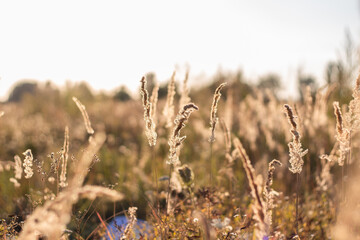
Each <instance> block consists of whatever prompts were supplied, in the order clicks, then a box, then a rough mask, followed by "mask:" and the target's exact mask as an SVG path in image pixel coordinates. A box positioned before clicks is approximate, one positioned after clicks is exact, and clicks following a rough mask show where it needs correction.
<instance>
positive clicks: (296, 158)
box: [284, 104, 308, 173]
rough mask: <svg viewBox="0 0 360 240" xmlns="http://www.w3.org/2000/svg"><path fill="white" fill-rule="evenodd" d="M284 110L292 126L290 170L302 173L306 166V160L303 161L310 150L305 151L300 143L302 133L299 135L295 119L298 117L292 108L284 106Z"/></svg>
mask: <svg viewBox="0 0 360 240" xmlns="http://www.w3.org/2000/svg"><path fill="white" fill-rule="evenodd" d="M284 108H285V113H286V116H287V119H288V121H289V123H290V126H291V130H290V132H291V135H292V139H293V140H292V142H290V143H289V144H288V146H289V151H290V153H289V155H290V160H289V162H290V164H291V166H290V168H289V170H290V171H291V172H292V173H301V171H302V167H303V165H304V160H303V159H302V158H303V157H304V156H305V155H306V153H307V152H308V150H307V149H306V150H303V148H302V146H301V142H300V138H301V136H300V133H299V130H298V127H297V123H296V121H295V118H296V116H294V113H293V110H292V108H291V107H290V106H289V105H287V104H285V105H284Z"/></svg>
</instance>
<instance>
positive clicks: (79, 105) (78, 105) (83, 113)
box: [72, 97, 94, 135]
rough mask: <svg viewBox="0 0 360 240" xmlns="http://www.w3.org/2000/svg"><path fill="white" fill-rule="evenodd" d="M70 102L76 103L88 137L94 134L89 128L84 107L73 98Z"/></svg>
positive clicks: (87, 116) (89, 124) (88, 120)
mask: <svg viewBox="0 0 360 240" xmlns="http://www.w3.org/2000/svg"><path fill="white" fill-rule="evenodd" d="M72 100H73V101H74V102H75V103H76V106H77V107H78V108H79V110H80V112H81V114H82V116H83V118H84V123H85V127H86V131H87V133H88V134H90V135H92V134H94V129H93V128H92V127H91V122H90V119H89V115H88V113H87V112H86V108H85V106H84V105H83V104H82V103H81V102H80V101H79V100H78V99H77V98H76V97H73V98H72Z"/></svg>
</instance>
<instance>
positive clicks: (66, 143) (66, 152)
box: [59, 126, 69, 187]
mask: <svg viewBox="0 0 360 240" xmlns="http://www.w3.org/2000/svg"><path fill="white" fill-rule="evenodd" d="M68 158H69V128H68V127H67V126H66V127H65V133H64V146H63V149H62V151H61V157H60V161H61V174H60V184H59V185H60V187H66V186H67V182H66V168H67V162H68Z"/></svg>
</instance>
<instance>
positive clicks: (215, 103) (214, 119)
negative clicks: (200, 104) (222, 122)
mask: <svg viewBox="0 0 360 240" xmlns="http://www.w3.org/2000/svg"><path fill="white" fill-rule="evenodd" d="M225 85H226V83H222V84H220V85H219V86H218V87H217V88H216V90H215V93H214V97H213V102H212V105H211V113H210V129H211V136H210V139H209V141H210V142H214V141H215V126H216V123H217V122H218V118H217V117H216V112H217V106H218V103H219V100H220V97H221V92H220V91H221V89H222V88H223V87H224V86H225Z"/></svg>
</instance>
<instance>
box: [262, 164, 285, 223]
mask: <svg viewBox="0 0 360 240" xmlns="http://www.w3.org/2000/svg"><path fill="white" fill-rule="evenodd" d="M276 165H278V166H281V165H282V164H281V162H280V161H278V160H276V159H274V160H272V161H271V162H270V163H269V169H268V176H267V180H266V184H265V188H264V192H263V194H264V197H265V209H266V222H268V223H269V225H270V226H271V224H272V209H273V208H274V207H275V206H274V197H275V196H278V195H279V193H278V192H276V191H275V190H273V189H272V188H271V185H272V184H273V178H274V171H275V166H276Z"/></svg>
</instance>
